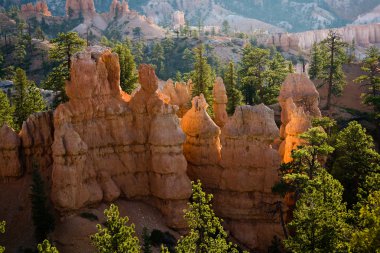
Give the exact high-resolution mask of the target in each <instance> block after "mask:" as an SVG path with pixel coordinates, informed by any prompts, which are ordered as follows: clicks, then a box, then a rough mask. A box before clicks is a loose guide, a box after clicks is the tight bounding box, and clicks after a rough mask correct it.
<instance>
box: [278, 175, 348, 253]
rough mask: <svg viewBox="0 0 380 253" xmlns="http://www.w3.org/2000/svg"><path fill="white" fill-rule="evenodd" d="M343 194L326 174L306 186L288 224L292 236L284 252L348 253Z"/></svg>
mask: <svg viewBox="0 0 380 253" xmlns="http://www.w3.org/2000/svg"><path fill="white" fill-rule="evenodd" d="M342 193H343V187H342V185H341V184H340V183H339V182H338V181H337V180H335V179H334V178H333V177H332V176H331V175H330V174H329V173H327V172H326V171H325V170H321V171H320V172H318V174H317V176H316V177H314V178H313V179H312V180H310V181H309V182H308V184H307V186H306V188H305V189H304V192H303V194H302V195H301V197H300V199H299V200H298V201H297V204H296V209H295V211H294V212H293V215H294V218H293V220H292V222H290V223H289V224H288V227H289V229H290V230H293V231H294V235H291V236H290V237H289V238H288V239H286V240H285V241H284V244H285V247H286V249H287V250H290V251H292V252H295V253H308V252H348V242H349V235H350V227H349V226H348V225H347V223H346V219H347V211H346V206H345V204H343V203H342Z"/></svg>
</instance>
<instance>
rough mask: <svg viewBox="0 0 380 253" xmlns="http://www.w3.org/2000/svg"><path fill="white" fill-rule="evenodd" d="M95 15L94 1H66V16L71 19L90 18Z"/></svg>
mask: <svg viewBox="0 0 380 253" xmlns="http://www.w3.org/2000/svg"><path fill="white" fill-rule="evenodd" d="M95 13H96V10H95V4H94V0H66V15H67V16H68V17H70V18H78V17H80V16H83V17H84V18H88V17H92V16H94V15H95Z"/></svg>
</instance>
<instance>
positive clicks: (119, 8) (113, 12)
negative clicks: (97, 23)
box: [108, 0, 130, 19]
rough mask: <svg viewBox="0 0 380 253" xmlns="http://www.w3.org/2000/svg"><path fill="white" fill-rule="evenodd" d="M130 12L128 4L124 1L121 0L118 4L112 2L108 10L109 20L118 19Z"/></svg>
mask: <svg viewBox="0 0 380 253" xmlns="http://www.w3.org/2000/svg"><path fill="white" fill-rule="evenodd" d="M129 12H130V10H129V6H128V2H127V1H126V0H122V1H121V2H119V1H118V0H113V1H112V3H111V6H110V10H109V14H108V15H109V18H111V19H112V18H119V17H123V16H126V15H127V14H128V13H129Z"/></svg>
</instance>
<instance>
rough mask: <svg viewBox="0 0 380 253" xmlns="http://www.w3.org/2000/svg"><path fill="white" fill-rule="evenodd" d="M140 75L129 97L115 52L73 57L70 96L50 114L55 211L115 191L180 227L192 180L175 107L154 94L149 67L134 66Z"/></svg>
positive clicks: (96, 49) (96, 51) (110, 195)
mask: <svg viewBox="0 0 380 253" xmlns="http://www.w3.org/2000/svg"><path fill="white" fill-rule="evenodd" d="M139 81H140V84H141V89H140V90H139V91H138V92H137V94H135V96H134V97H132V99H131V100H130V102H127V101H126V100H124V99H123V94H122V92H121V89H120V86H119V82H120V66H119V61H118V56H117V55H116V54H113V53H111V52H110V51H109V50H107V49H104V48H101V47H92V48H88V49H87V51H84V52H81V53H78V54H76V55H75V56H74V58H73V63H72V68H71V80H70V81H69V82H68V83H67V85H66V92H67V95H68V96H69V98H70V100H69V102H67V103H65V104H62V105H60V106H59V107H58V108H57V109H56V111H55V113H54V126H55V133H54V144H53V156H54V167H53V174H52V179H53V185H52V199H53V202H54V204H55V206H56V208H57V209H59V210H61V211H70V210H77V209H80V208H82V207H85V206H87V205H90V204H95V203H99V202H101V201H113V200H115V199H117V198H118V197H121V196H123V197H126V198H129V199H136V198H138V199H151V200H152V201H151V202H152V203H155V205H156V206H157V207H158V208H159V209H160V210H161V211H162V212H163V213H164V214H165V215H166V218H167V219H168V223H169V224H170V225H171V226H172V227H183V226H185V224H184V222H183V219H182V216H183V215H182V210H183V209H184V208H185V207H186V202H187V200H188V198H189V197H190V195H191V184H190V180H189V178H188V177H187V175H186V160H185V158H184V156H183V152H182V144H183V142H184V141H185V135H184V133H183V132H182V130H181V129H180V127H179V120H178V118H177V116H176V110H177V108H176V107H175V106H171V105H169V104H165V103H164V102H163V101H162V100H161V99H160V98H159V96H158V93H157V92H156V91H157V89H158V80H157V77H156V75H155V73H154V70H153V68H152V67H150V66H147V65H142V66H141V67H140V70H139ZM160 126H162V129H161V128H160ZM178 210H181V211H178Z"/></svg>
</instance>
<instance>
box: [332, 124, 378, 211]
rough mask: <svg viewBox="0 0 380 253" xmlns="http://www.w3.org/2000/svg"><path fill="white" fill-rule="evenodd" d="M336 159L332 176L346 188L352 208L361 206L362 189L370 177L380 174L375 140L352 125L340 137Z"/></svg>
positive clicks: (360, 128) (338, 137)
mask: <svg viewBox="0 0 380 253" xmlns="http://www.w3.org/2000/svg"><path fill="white" fill-rule="evenodd" d="M333 157H334V162H333V165H332V174H333V175H334V177H335V178H337V179H338V180H339V181H340V182H341V183H342V184H343V186H344V188H345V190H344V199H345V201H347V202H348V205H349V206H350V207H351V206H352V205H354V204H356V203H357V202H358V192H359V188H363V187H365V182H366V179H367V176H369V175H370V174H371V173H380V155H379V154H378V153H377V152H376V150H375V149H374V142H373V138H372V137H371V136H370V135H368V134H367V133H366V130H365V129H364V128H363V127H362V126H361V125H360V124H359V123H358V122H356V121H352V122H350V123H349V124H348V126H347V127H346V128H345V129H343V130H342V131H340V132H339V133H338V135H337V138H336V145H335V152H334V155H333ZM363 190H364V191H366V189H363ZM363 197H364V198H366V197H367V196H363Z"/></svg>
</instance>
